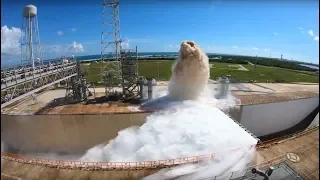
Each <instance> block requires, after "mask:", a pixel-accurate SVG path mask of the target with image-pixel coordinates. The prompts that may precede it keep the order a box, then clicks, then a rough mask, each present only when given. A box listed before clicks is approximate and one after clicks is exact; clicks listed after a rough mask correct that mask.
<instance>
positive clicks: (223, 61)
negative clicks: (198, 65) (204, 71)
mask: <svg viewBox="0 0 320 180" xmlns="http://www.w3.org/2000/svg"><path fill="white" fill-rule="evenodd" d="M209 61H210V62H220V63H232V64H248V62H247V61H245V60H242V59H230V58H225V57H221V59H212V58H209Z"/></svg>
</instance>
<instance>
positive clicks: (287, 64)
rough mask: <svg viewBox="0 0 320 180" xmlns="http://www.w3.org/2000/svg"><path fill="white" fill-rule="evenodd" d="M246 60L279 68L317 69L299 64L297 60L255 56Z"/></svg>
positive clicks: (313, 70)
mask: <svg viewBox="0 0 320 180" xmlns="http://www.w3.org/2000/svg"><path fill="white" fill-rule="evenodd" d="M248 61H249V62H251V63H253V64H254V63H255V62H257V64H258V65H263V66H273V67H280V68H286V69H293V70H300V71H312V72H315V71H317V69H312V68H309V67H305V66H301V65H299V63H297V62H290V61H284V60H278V59H272V58H263V57H258V58H257V60H256V59H255V57H249V58H248Z"/></svg>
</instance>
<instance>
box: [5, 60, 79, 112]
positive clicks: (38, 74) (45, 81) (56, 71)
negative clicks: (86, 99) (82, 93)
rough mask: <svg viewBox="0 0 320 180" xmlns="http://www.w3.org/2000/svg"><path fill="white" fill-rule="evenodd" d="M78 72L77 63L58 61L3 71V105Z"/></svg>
mask: <svg viewBox="0 0 320 180" xmlns="http://www.w3.org/2000/svg"><path fill="white" fill-rule="evenodd" d="M76 74H77V63H76V62H75V61H72V62H69V63H57V64H52V65H44V66H38V67H36V68H35V69H32V68H22V69H17V70H16V69H13V70H7V71H3V70H2V72H1V107H5V106H7V105H9V104H11V103H13V102H15V101H17V100H19V99H22V98H24V97H26V96H28V95H31V94H33V93H35V92H37V91H40V90H41V89H44V88H46V87H49V86H52V85H54V84H55V83H58V82H60V81H63V80H66V79H68V78H71V77H73V76H75V75H76Z"/></svg>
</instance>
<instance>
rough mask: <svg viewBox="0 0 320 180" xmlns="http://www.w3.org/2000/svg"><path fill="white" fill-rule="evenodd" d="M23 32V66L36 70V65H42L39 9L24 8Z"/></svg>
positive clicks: (29, 6)
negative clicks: (29, 66)
mask: <svg viewBox="0 0 320 180" xmlns="http://www.w3.org/2000/svg"><path fill="white" fill-rule="evenodd" d="M21 31H22V34H21V64H22V65H23V66H25V65H31V66H32V67H33V68H34V67H35V65H36V63H38V64H42V54H41V47H40V38H39V28H38V19H37V8H36V7H35V6H34V5H27V6H25V7H24V8H23V20H22V28H21Z"/></svg>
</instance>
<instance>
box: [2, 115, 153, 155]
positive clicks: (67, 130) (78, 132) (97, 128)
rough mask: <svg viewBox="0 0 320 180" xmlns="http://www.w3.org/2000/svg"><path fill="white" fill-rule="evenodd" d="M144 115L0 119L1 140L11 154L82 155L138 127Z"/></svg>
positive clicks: (7, 117)
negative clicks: (127, 129) (21, 152)
mask: <svg viewBox="0 0 320 180" xmlns="http://www.w3.org/2000/svg"><path fill="white" fill-rule="evenodd" d="M147 115H148V113H135V114H112V115H34V116H15V115H13V116H12V115H1V140H2V142H3V143H5V144H6V146H7V148H10V149H11V150H13V149H19V150H24V151H26V152H29V151H37V150H39V151H42V152H44V151H46V152H66V153H67V152H72V153H83V152H85V151H86V150H87V149H88V147H93V146H95V145H97V144H100V143H104V142H107V141H108V140H109V139H111V138H114V137H116V136H117V132H118V131H120V130H122V129H125V128H127V127H130V126H133V125H138V126H139V125H142V124H143V123H144V120H145V117H146V116H147ZM16 153H18V152H16Z"/></svg>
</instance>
